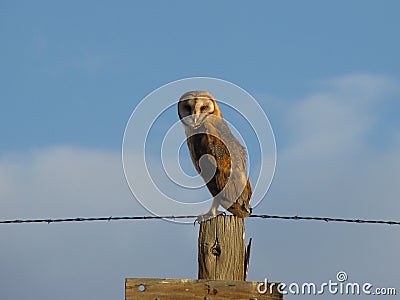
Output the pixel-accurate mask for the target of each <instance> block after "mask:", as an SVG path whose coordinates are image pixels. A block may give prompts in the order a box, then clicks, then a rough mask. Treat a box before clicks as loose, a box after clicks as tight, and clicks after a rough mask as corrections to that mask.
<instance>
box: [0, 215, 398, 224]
mask: <svg viewBox="0 0 400 300" xmlns="http://www.w3.org/2000/svg"><path fill="white" fill-rule="evenodd" d="M197 217H198V216H121V217H112V216H110V217H90V218H79V217H78V218H65V219H30V220H29V219H27V220H0V224H22V223H47V224H50V223H64V222H91V221H108V222H110V221H121V220H162V219H164V220H176V219H193V218H197ZM250 218H260V219H280V220H294V221H324V222H336V223H358V224H383V225H400V221H387V220H362V219H343V218H330V217H308V216H297V215H296V216H280V215H265V214H262V215H251V216H250Z"/></svg>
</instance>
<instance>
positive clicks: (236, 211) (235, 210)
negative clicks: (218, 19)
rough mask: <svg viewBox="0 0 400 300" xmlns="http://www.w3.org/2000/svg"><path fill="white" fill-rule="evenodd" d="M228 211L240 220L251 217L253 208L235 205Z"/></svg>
mask: <svg viewBox="0 0 400 300" xmlns="http://www.w3.org/2000/svg"><path fill="white" fill-rule="evenodd" d="M228 211H229V212H230V213H231V214H233V215H235V216H237V217H239V218H247V217H249V216H250V215H251V211H252V209H251V207H246V205H245V204H242V205H240V204H239V203H233V204H232V205H231V206H230V207H229V208H228Z"/></svg>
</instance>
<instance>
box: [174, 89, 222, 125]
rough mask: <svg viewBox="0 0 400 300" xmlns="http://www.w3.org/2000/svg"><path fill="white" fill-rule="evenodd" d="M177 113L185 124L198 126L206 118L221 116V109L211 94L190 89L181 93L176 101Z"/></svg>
mask: <svg viewBox="0 0 400 300" xmlns="http://www.w3.org/2000/svg"><path fill="white" fill-rule="evenodd" d="M178 114H179V118H180V119H181V121H182V123H183V124H184V125H185V126H188V127H190V128H193V129H196V128H199V127H200V126H201V125H203V124H204V122H205V121H206V120H207V118H208V117H209V116H210V115H212V116H214V117H215V116H217V117H220V118H222V114H221V111H220V109H219V107H218V104H217V101H215V99H214V97H213V95H211V94H210V93H209V92H205V91H191V92H187V93H185V94H183V95H182V97H181V98H180V99H179V103H178Z"/></svg>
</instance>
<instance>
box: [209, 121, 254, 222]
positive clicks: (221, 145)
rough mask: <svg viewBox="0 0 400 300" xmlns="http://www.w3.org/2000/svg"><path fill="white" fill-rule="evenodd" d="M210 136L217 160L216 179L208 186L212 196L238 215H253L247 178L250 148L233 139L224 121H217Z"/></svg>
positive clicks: (210, 142) (212, 150)
mask: <svg viewBox="0 0 400 300" xmlns="http://www.w3.org/2000/svg"><path fill="white" fill-rule="evenodd" d="M214 123H215V124H214V125H215V127H214V128H210V132H209V134H208V135H207V137H208V144H209V145H210V147H211V151H210V152H211V155H212V156H213V157H214V159H215V164H216V170H215V175H214V177H213V178H212V179H211V180H210V181H209V182H208V183H207V187H208V189H209V190H210V192H211V194H212V195H213V196H214V197H215V198H216V199H217V200H219V203H220V204H221V205H222V206H223V207H225V208H226V209H228V211H229V212H231V213H232V214H234V215H237V216H239V217H248V216H249V215H250V213H251V208H250V198H251V194H252V190H251V184H250V181H249V179H248V177H247V153H246V149H245V148H244V147H243V146H242V145H241V144H240V143H239V141H238V140H237V139H236V138H235V137H234V136H233V134H232V132H231V131H230V129H229V127H228V125H227V124H226V123H225V121H224V120H223V119H219V120H218V122H214Z"/></svg>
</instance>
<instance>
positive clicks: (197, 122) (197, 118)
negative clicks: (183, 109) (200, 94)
mask: <svg viewBox="0 0 400 300" xmlns="http://www.w3.org/2000/svg"><path fill="white" fill-rule="evenodd" d="M199 119H200V115H199V114H194V115H193V124H194V127H198V126H199V125H200V124H199Z"/></svg>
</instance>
